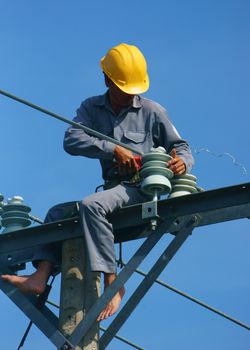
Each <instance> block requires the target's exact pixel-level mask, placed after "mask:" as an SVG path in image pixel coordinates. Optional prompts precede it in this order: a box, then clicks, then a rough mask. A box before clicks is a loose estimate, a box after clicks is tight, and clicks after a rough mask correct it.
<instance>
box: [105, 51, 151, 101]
mask: <svg viewBox="0 0 250 350" xmlns="http://www.w3.org/2000/svg"><path fill="white" fill-rule="evenodd" d="M104 59H105V56H104V57H103V58H102V59H101V61H100V66H101V68H102V70H103V72H104V73H105V74H106V75H107V76H108V77H109V79H110V80H112V82H113V83H114V84H115V85H116V86H117V87H118V88H119V89H120V90H122V91H123V92H125V93H126V94H130V95H138V94H143V93H144V92H146V91H147V90H148V89H149V76H148V74H146V76H145V78H144V79H143V82H142V83H139V84H127V83H125V82H119V81H117V80H116V79H114V78H113V77H112V76H111V74H110V72H109V71H108V70H107V69H106V67H105V65H104Z"/></svg>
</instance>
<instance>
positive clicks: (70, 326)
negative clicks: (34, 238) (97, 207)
mask: <svg viewBox="0 0 250 350" xmlns="http://www.w3.org/2000/svg"><path fill="white" fill-rule="evenodd" d="M99 295H100V275H99V274H98V273H95V272H87V259H86V254H85V249H84V241H83V239H82V238H76V239H72V240H67V241H64V242H63V247H62V277H61V297H60V314H59V329H60V331H61V332H62V334H63V335H64V336H65V337H66V338H68V337H70V335H71V334H72V333H73V331H74V330H75V328H76V327H77V325H78V324H79V323H80V322H81V321H82V320H83V319H84V317H85V315H86V313H87V312H88V310H89V309H90V307H91V306H92V304H94V302H95V301H96V300H97V299H98V297H99ZM98 344H99V326H98V324H97V323H94V325H93V326H92V327H91V328H90V330H89V332H88V333H87V334H86V336H85V337H84V338H83V339H82V340H81V342H80V343H79V345H77V346H76V350H98V347H99V346H98Z"/></svg>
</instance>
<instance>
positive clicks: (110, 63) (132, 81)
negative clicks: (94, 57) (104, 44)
mask: <svg viewBox="0 0 250 350" xmlns="http://www.w3.org/2000/svg"><path fill="white" fill-rule="evenodd" d="M100 65H101V68H102V70H103V71H104V73H105V74H106V75H107V76H108V77H109V78H110V79H111V80H112V81H113V83H114V84H115V85H117V86H118V87H119V88H120V89H121V90H122V91H124V92H126V93H127V94H132V95H136V94H141V93H143V92H145V91H147V90H148V88H149V78H148V74H147V62H146V60H145V58H144V56H143V54H142V53H141V51H140V50H139V49H138V48H137V47H136V46H133V45H128V44H119V45H117V46H115V47H112V48H111V49H110V50H109V51H108V52H107V54H106V56H104V57H103V58H102V59H101V62H100Z"/></svg>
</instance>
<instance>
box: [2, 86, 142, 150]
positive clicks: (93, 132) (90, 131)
mask: <svg viewBox="0 0 250 350" xmlns="http://www.w3.org/2000/svg"><path fill="white" fill-rule="evenodd" d="M0 94H1V95H4V96H6V97H8V98H10V99H12V100H15V101H17V102H19V103H22V104H24V105H26V106H29V107H31V108H33V109H36V110H38V111H40V112H42V113H44V114H47V115H49V116H51V117H53V118H56V119H58V120H60V121H62V122H64V123H67V124H70V125H72V126H74V127H76V128H78V129H82V130H84V131H85V132H86V133H87V134H89V135H92V136H95V137H97V138H99V139H101V140H105V141H109V142H111V143H113V144H115V145H118V146H121V147H123V148H126V149H128V150H129V151H132V152H133V153H135V154H138V155H141V156H142V155H143V152H141V151H138V150H137V149H134V148H133V147H131V146H129V145H126V144H124V143H123V142H120V141H118V140H115V139H113V138H112V137H110V136H107V135H104V134H102V133H100V132H98V131H96V130H93V129H91V128H88V127H87V126H85V125H83V124H81V123H77V122H74V121H73V120H70V119H68V118H65V117H62V116H61V115H59V114H56V113H54V112H50V111H49V110H47V109H44V108H42V107H40V106H37V105H35V104H34V103H31V102H29V101H27V100H24V99H22V98H20V97H17V96H15V95H12V94H10V93H9V92H6V91H4V90H0Z"/></svg>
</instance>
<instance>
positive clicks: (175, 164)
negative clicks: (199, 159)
mask: <svg viewBox="0 0 250 350" xmlns="http://www.w3.org/2000/svg"><path fill="white" fill-rule="evenodd" d="M170 155H171V156H172V157H173V159H171V160H170V161H169V162H168V168H169V169H170V170H172V172H173V173H174V175H181V174H184V173H185V172H186V165H185V163H184V162H183V160H182V159H181V158H180V157H178V156H177V154H176V149H175V148H173V149H172V151H171V153H170Z"/></svg>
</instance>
